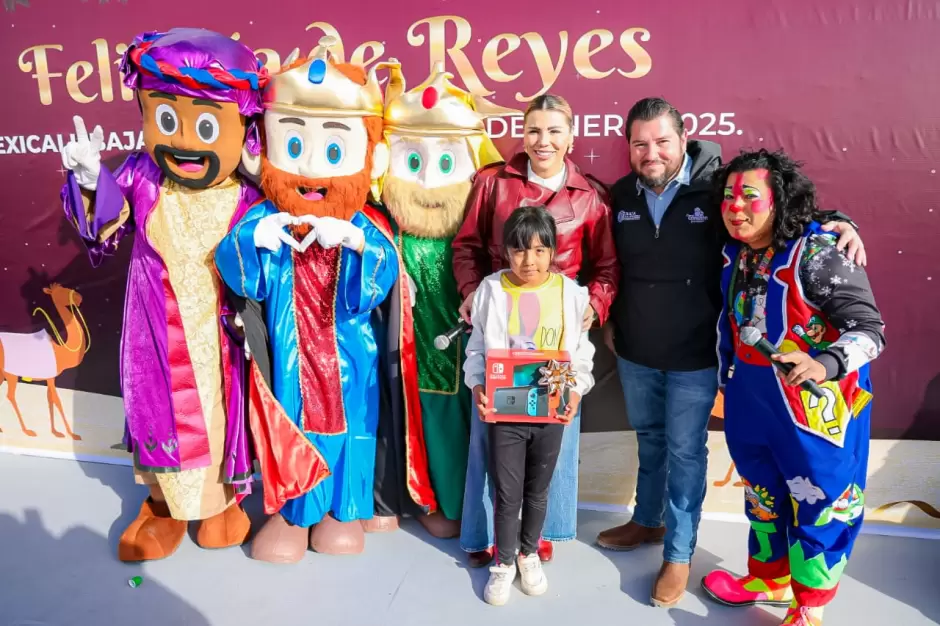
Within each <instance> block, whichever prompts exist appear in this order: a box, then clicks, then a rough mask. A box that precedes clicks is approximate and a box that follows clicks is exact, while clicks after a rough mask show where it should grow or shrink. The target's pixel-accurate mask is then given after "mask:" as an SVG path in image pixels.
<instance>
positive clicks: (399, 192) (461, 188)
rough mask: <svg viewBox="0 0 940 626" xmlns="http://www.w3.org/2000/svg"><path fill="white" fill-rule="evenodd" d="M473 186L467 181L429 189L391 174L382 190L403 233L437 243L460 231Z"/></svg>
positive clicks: (384, 198)
mask: <svg viewBox="0 0 940 626" xmlns="http://www.w3.org/2000/svg"><path fill="white" fill-rule="evenodd" d="M470 186H471V184H470V181H469V180H465V181H463V182H459V183H454V184H452V185H447V186H445V187H435V188H433V189H426V188H425V187H422V186H421V185H419V184H418V183H413V182H410V181H407V180H402V179H401V178H396V177H395V176H392V175H391V174H389V175H388V177H387V178H386V179H385V185H384V188H383V189H382V202H384V203H385V206H387V207H388V210H389V213H391V214H392V217H393V218H395V221H396V222H397V223H398V226H399V227H400V228H401V229H402V230H403V231H405V232H406V233H410V234H412V235H417V236H418V237H429V238H435V239H437V238H441V237H447V236H449V235H453V234H454V233H456V232H457V229H458V228H460V223H461V222H462V221H463V214H464V207H465V206H466V204H467V196H468V195H469V194H470Z"/></svg>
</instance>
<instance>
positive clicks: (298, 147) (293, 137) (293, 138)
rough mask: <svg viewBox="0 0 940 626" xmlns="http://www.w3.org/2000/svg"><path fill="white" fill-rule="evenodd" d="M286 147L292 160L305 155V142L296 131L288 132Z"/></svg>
mask: <svg viewBox="0 0 940 626" xmlns="http://www.w3.org/2000/svg"><path fill="white" fill-rule="evenodd" d="M284 139H285V143H284V145H285V147H286V148H287V156H289V157H290V158H292V159H299V158H300V155H302V154H303V153H304V140H303V137H301V136H300V133H298V132H297V131H296V130H291V131H288V132H287V135H286V136H285V137H284Z"/></svg>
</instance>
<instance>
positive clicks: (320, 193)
mask: <svg viewBox="0 0 940 626" xmlns="http://www.w3.org/2000/svg"><path fill="white" fill-rule="evenodd" d="M297 193H299V194H300V196H301V197H302V198H303V199H304V200H323V199H324V198H325V197H326V187H298V188H297Z"/></svg>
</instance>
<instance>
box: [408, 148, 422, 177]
mask: <svg viewBox="0 0 940 626" xmlns="http://www.w3.org/2000/svg"><path fill="white" fill-rule="evenodd" d="M407 163H408V171H410V172H411V173H412V174H417V173H418V172H420V171H421V155H420V154H418V153H417V152H411V153H409V154H408V160H407Z"/></svg>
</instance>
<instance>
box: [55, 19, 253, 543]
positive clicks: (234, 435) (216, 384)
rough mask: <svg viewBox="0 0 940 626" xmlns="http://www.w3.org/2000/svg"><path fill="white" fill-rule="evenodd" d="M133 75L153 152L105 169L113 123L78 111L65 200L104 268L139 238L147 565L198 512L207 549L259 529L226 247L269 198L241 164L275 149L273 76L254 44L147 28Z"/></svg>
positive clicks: (132, 436) (132, 298) (137, 440)
mask: <svg viewBox="0 0 940 626" xmlns="http://www.w3.org/2000/svg"><path fill="white" fill-rule="evenodd" d="M121 72H122V74H124V84H125V85H127V86H128V87H130V88H132V89H134V90H136V92H137V102H138V105H139V106H140V110H141V113H142V115H143V138H144V145H145V147H146V150H145V151H143V152H134V153H132V154H131V155H130V156H128V157H127V159H126V160H125V161H124V163H123V164H122V165H121V166H120V167H119V168H118V169H117V171H115V172H114V173H113V174H112V173H111V172H109V171H108V170H107V169H106V168H102V167H101V150H102V149H103V145H102V139H103V133H102V130H101V127H100V126H98V127H96V128H95V130H94V132H93V133H92V134H91V135H90V136H89V134H88V132H87V131H86V130H85V124H84V122H83V121H82V119H81V118H80V117H76V118H75V139H74V140H73V141H71V142H69V143H68V145H66V146H65V148H64V149H63V150H62V161H63V164H64V165H65V168H66V169H67V170H69V173H68V180H67V181H66V184H65V186H64V187H63V189H62V201H63V203H64V207H65V213H66V216H67V218H68V219H69V220H70V221H71V222H72V224H73V225H74V226H75V228H76V230H77V231H78V233H79V235H80V236H81V238H82V241H83V242H84V244H85V246H86V248H87V249H88V252H89V255H90V257H91V261H92V265H95V266H97V265H99V264H100V263H101V262H102V260H103V259H104V257H107V256H112V255H114V254H115V252H116V250H117V247H118V244H119V242H120V241H121V240H122V239H123V238H124V237H125V236H127V235H129V234H130V233H134V235H135V237H134V240H133V246H132V248H131V259H130V268H129V270H128V277H127V297H126V302H125V305H124V330H123V335H122V339H121V361H120V370H121V389H122V392H123V396H124V409H125V414H126V418H125V420H126V421H125V445H126V446H127V449H128V450H129V451H130V452H131V453H132V454H133V458H134V466H135V473H136V477H137V481H138V482H140V483H143V484H146V485H148V486H149V488H150V497H149V498H147V500H146V501H144V503H143V505H142V506H141V509H140V513H139V514H138V516H137V518H136V519H135V520H134V521H133V522H132V523H131V525H130V526H129V527H128V528H127V529H126V530H125V531H124V533H123V534H122V535H121V538H120V541H119V544H118V556H119V558H120V559H121V560H122V561H146V560H152V559H159V558H163V557H166V556H169V555H170V554H172V553H173V552H174V551H175V550H176V549H177V548H178V547H179V545H180V543H181V542H182V540H183V538H184V536H185V535H186V529H187V521H190V520H199V521H200V525H199V529H198V532H197V534H196V541H197V543H198V544H199V545H200V546H202V547H203V548H223V547H229V546H234V545H239V544H241V543H244V542H245V541H246V540H247V538H248V535H249V533H250V524H249V520H248V517H247V516H246V515H245V513H244V511H243V510H242V509H241V507H240V500H241V499H242V498H243V497H244V496H245V495H246V494H247V493H248V492H249V491H250V486H251V475H252V459H251V455H250V449H249V444H248V441H247V438H246V428H245V425H246V421H247V420H246V419H245V407H246V403H245V401H244V395H243V376H244V370H243V368H244V365H245V357H244V355H243V351H242V340H241V331H240V330H238V329H237V328H236V327H235V326H236V325H237V321H236V320H237V316H236V312H235V310H233V309H232V308H231V307H230V305H229V303H227V302H226V298H225V294H224V286H223V285H222V283H221V281H220V280H219V277H218V275H217V273H216V269H215V266H214V264H213V262H212V255H213V252H214V249H215V247H216V245H217V244H218V243H219V241H220V240H221V239H222V237H223V236H225V234H226V233H227V232H229V230H230V229H231V228H232V226H234V224H235V223H236V222H237V221H238V220H239V219H240V218H241V217H242V216H243V215H244V214H245V213H246V211H248V209H249V207H250V206H251V205H252V204H254V203H255V202H257V201H258V199H259V197H260V194H259V192H258V190H257V189H256V188H255V187H253V186H252V185H251V183H249V182H247V181H245V180H244V179H242V178H240V177H239V176H238V174H237V173H236V169H237V167H238V164H239V161H240V160H241V156H242V153H243V147H244V150H245V151H247V152H257V151H259V150H260V143H259V141H258V136H257V128H256V123H257V122H260V113H261V111H262V108H261V91H262V89H263V88H264V86H265V85H266V83H267V81H268V74H267V72H266V71H265V69H264V68H263V67H262V65H261V63H260V62H259V61H258V59H257V58H256V57H255V55H254V53H253V52H252V51H251V49H250V48H248V47H247V46H245V45H244V44H242V43H239V42H237V41H234V40H232V39H231V38H230V37H226V36H224V35H221V34H219V33H215V32H212V31H208V30H202V29H195V28H176V29H173V30H170V31H168V32H165V33H157V32H148V33H144V34H143V35H140V36H138V37H137V38H135V39H134V41H133V43H132V44H131V46H130V47H129V48H128V49H127V51H126V53H125V55H124V58H123V59H122V63H121ZM259 349H266V348H264V347H259Z"/></svg>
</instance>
